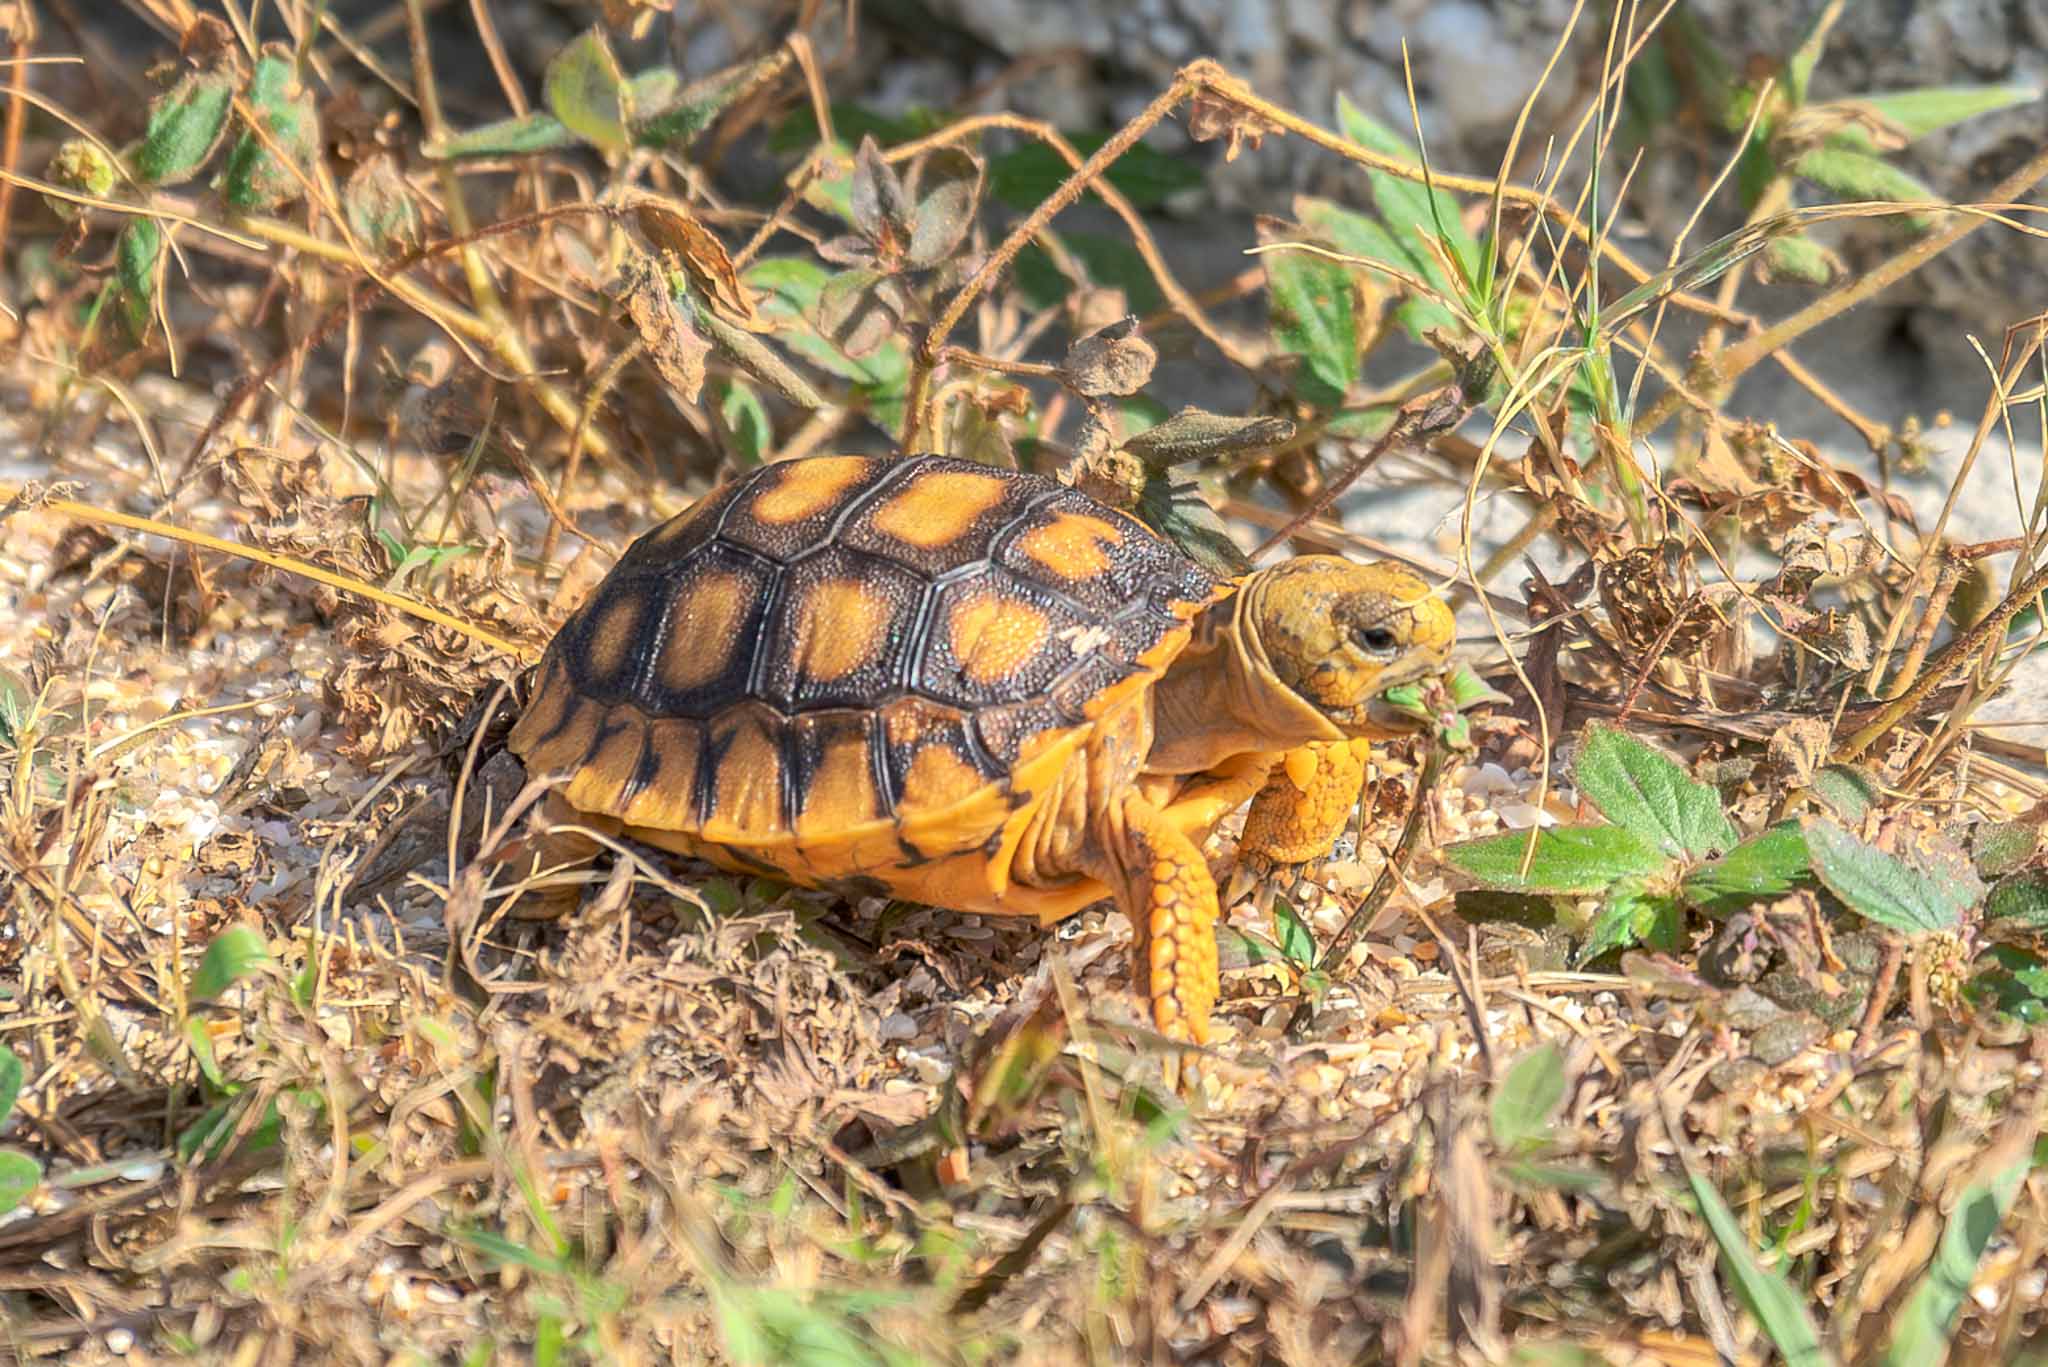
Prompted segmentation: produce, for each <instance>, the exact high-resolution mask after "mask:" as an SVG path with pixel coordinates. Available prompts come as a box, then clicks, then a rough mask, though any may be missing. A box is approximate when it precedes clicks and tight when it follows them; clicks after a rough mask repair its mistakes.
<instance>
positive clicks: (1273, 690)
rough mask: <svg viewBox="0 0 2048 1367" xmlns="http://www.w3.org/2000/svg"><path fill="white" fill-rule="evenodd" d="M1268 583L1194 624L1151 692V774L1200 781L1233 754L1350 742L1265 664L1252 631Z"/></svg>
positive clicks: (1255, 580)
mask: <svg viewBox="0 0 2048 1367" xmlns="http://www.w3.org/2000/svg"><path fill="white" fill-rule="evenodd" d="M1263 584H1264V580H1263V578H1262V577H1261V576H1259V575H1256V574H1255V575H1251V576H1249V577H1248V578H1247V579H1246V580H1245V581H1244V585H1243V587H1242V588H1240V589H1239V590H1238V591H1237V592H1236V593H1233V594H1232V595H1230V597H1228V598H1226V599H1224V600H1223V601H1222V602H1220V603H1217V604H1215V605H1214V606H1213V607H1211V608H1209V609H1208V610H1207V611H1206V612H1204V613H1203V614H1202V615H1201V616H1200V617H1197V618H1196V619H1195V623H1194V637H1193V639H1192V640H1190V641H1189V642H1188V647H1187V649H1186V650H1183V651H1182V652H1181V653H1180V655H1179V656H1178V657H1176V658H1175V660H1174V662H1173V664H1172V666H1171V667H1170V668H1169V669H1168V670H1167V672H1166V676H1165V677H1164V678H1162V679H1161V680H1160V681H1159V683H1158V684H1157V685H1156V686H1155V687H1154V689H1153V692H1152V728H1153V739H1152V754H1151V757H1150V758H1149V759H1147V760H1146V762H1145V769H1146V771H1147V772H1148V773H1155V774H1196V773H1201V772H1203V771H1204V770H1207V769H1211V768H1214V767H1215V766H1216V765H1217V764H1219V763H1221V762H1222V761H1224V760H1226V759H1229V758H1230V757H1231V756H1233V755H1242V754H1248V753H1253V752H1258V753H1266V752H1271V751H1276V750H1291V749H1293V748H1294V747H1295V746H1297V745H1304V744H1306V743H1307V742H1309V741H1312V740H1323V741H1331V740H1343V739H1345V733H1344V732H1343V731H1342V730H1340V729H1339V728H1338V726H1337V724H1336V723H1335V722H1332V721H1331V720H1330V719H1329V718H1328V717H1326V716H1324V715H1323V714H1322V713H1321V712H1320V711H1318V710H1317V709H1316V708H1315V707H1314V706H1313V705H1311V704H1310V703H1309V702H1308V701H1307V700H1306V699H1305V698H1303V697H1302V696H1301V695H1300V694H1299V693H1296V692H1295V691H1294V690H1293V689H1291V688H1289V687H1288V686H1287V685H1286V684H1285V683H1283V682H1282V681H1281V679H1280V676H1279V675H1278V674H1276V673H1274V672H1273V667H1272V665H1271V664H1270V663H1268V661H1267V659H1266V650H1265V647H1264V646H1263V645H1262V644H1261V643H1260V641H1259V635H1258V632H1257V631H1255V630H1253V628H1252V624H1251V623H1252V609H1253V607H1254V605H1255V604H1256V603H1257V601H1258V594H1259V592H1260V589H1261V588H1262V587H1263Z"/></svg>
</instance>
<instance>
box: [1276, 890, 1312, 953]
mask: <svg viewBox="0 0 2048 1367" xmlns="http://www.w3.org/2000/svg"><path fill="white" fill-rule="evenodd" d="M1273 931H1274V934H1275V935H1277V936H1278V937H1279V940H1280V952H1281V953H1282V954H1285V955H1286V956H1287V958H1288V961H1289V962H1290V963H1292V964H1294V965H1295V966H1296V967H1298V968H1314V967H1315V964H1316V937H1315V934H1314V932H1312V931H1311V930H1310V929H1309V928H1308V923H1307V922H1305V921H1303V920H1302V919H1301V914H1300V913H1299V912H1297V911H1296V910H1295V909H1294V904H1293V903H1291V902H1289V901H1288V900H1287V899H1286V898H1284V897H1275V898H1274V899H1273Z"/></svg>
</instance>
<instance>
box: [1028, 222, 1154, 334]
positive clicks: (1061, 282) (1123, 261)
mask: <svg viewBox="0 0 2048 1367" xmlns="http://www.w3.org/2000/svg"><path fill="white" fill-rule="evenodd" d="M1060 243H1061V245H1062V246H1064V247H1065V248H1066V249H1067V254H1068V255H1069V256H1071V257H1073V258H1074V260H1075V261H1076V262H1077V263H1079V265H1080V266H1081V269H1082V272H1083V274H1084V275H1086V277H1087V283H1088V284H1091V285H1100V286H1103V287H1105V288H1108V289H1120V290H1122V291H1123V292H1124V303H1125V306H1126V308H1127V309H1128V310H1129V311H1130V312H1132V313H1138V314H1145V313H1151V312H1153V311H1154V310H1155V309H1158V308H1159V307H1161V306H1162V305H1163V304H1164V303H1165V302H1166V296H1165V295H1163V294H1161V293H1160V292H1159V282H1158V281H1156V280H1154V279H1153V278H1152V268H1151V267H1149V266H1147V265H1146V264H1145V258H1144V257H1142V256H1140V255H1139V254H1138V249H1137V248H1136V247H1133V246H1132V245H1131V244H1130V243H1129V242H1127V241H1125V240H1124V239H1123V238H1120V237H1113V236H1111V235H1110V234H1108V233H1078V232H1077V233H1066V234H1063V235H1062V236H1061V238H1060ZM1012 269H1013V270H1014V271H1015V273H1016V279H1017V287H1018V289H1019V290H1021V291H1022V292H1023V294H1024V296H1025V298H1026V299H1027V300H1028V301H1029V302H1030V303H1031V304H1032V306H1033V307H1035V308H1057V307H1058V306H1059V305H1060V304H1062V303H1064V302H1065V301H1066V298H1067V295H1068V294H1070V293H1071V292H1072V291H1073V289H1074V285H1075V282H1074V281H1071V280H1069V279H1067V277H1066V276H1065V275H1063V274H1062V273H1061V272H1060V269H1059V267H1057V266H1055V265H1054V264H1053V263H1052V258H1051V257H1050V256H1048V255H1047V254H1046V251H1045V248H1043V247H1041V246H1039V245H1038V244H1037V243H1036V242H1033V243H1031V244H1030V245H1028V246H1026V247H1025V248H1024V250H1023V251H1021V252H1019V253H1017V261H1016V265H1015V266H1014V267H1013V268H1012Z"/></svg>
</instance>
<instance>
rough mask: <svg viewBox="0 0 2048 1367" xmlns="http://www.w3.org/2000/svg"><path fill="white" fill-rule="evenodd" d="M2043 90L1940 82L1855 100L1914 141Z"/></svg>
mask: <svg viewBox="0 0 2048 1367" xmlns="http://www.w3.org/2000/svg"><path fill="white" fill-rule="evenodd" d="M2041 93H2042V92H2041V87H2039V86H2034V85H1941V86H1922V87H1921V88H1919V89H1917V90H1892V91H1887V92H1886V93H1884V94H1882V95H1859V96H1857V97H1856V99H1855V100H1854V101H1853V102H1854V103H1856V104H1860V105H1868V106H1869V107H1870V108H1872V109H1875V110H1876V111H1877V112H1878V113H1879V114H1880V115H1882V116H1883V117H1884V118H1885V120H1886V121H1887V122H1889V123H1890V124H1891V125H1892V126H1893V127H1895V128H1897V129H1898V130H1899V131H1900V132H1901V133H1903V134H1905V136H1906V138H1907V140H1908V141H1911V140H1912V139H1914V138H1923V137H1926V136H1927V135H1928V134H1929V133H1936V132H1939V131H1940V130H1942V129H1944V128H1947V127H1948V126H1949V125H1950V124H1956V123H1961V122H1962V121H1963V120H1965V119H1974V118H1976V117H1977V116H1978V115H1979V114H1991V113H1995V112H1997V111H1998V110H2001V109H2010V108H2012V107H2013V106H2014V105H2016V104H2027V103H2029V102H2031V101H2034V100H2038V99H2040V98H2041Z"/></svg>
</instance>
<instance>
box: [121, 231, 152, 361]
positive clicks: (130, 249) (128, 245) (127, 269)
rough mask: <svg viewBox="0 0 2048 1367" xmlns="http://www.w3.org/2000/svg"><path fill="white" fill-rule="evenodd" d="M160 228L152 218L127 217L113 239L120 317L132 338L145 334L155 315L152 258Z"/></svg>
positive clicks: (139, 339)
mask: <svg viewBox="0 0 2048 1367" xmlns="http://www.w3.org/2000/svg"><path fill="white" fill-rule="evenodd" d="M163 240H164V236H163V230H162V229H160V228H158V227H157V225H156V220H155V219H153V218H142V217H137V218H131V219H129V220H128V225H127V226H126V227H124V228H123V229H121V236H120V237H119V238H118V239H117V240H116V241H115V243H114V281H115V285H116V293H117V300H118V302H119V304H120V307H121V318H122V320H123V321H124V322H126V323H127V324H128V331H129V332H130V333H131V334H132V335H133V336H134V338H135V340H136V341H138V342H139V341H142V340H143V339H145V338H147V337H148V336H149V329H150V324H151V323H152V321H154V319H155V316H156V259H157V254H158V253H159V252H160V251H162V249H163Z"/></svg>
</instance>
